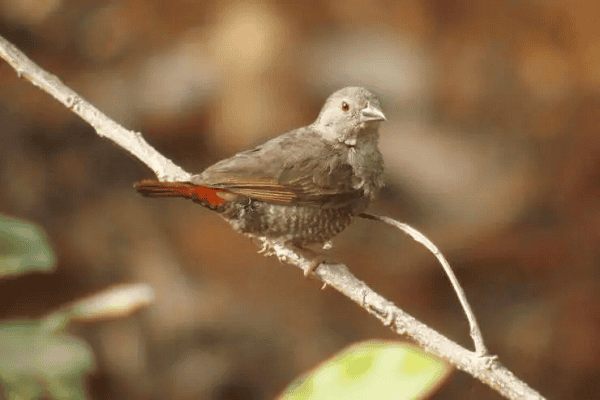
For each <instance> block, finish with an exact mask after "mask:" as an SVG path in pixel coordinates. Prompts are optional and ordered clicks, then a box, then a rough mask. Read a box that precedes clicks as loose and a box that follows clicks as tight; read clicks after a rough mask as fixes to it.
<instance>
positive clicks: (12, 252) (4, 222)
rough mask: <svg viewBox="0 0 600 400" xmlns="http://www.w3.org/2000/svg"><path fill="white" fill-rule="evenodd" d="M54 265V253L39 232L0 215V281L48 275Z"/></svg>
mask: <svg viewBox="0 0 600 400" xmlns="http://www.w3.org/2000/svg"><path fill="white" fill-rule="evenodd" d="M55 264H56V262H55V257H54V252H53V251H52V248H51V247H50V245H49V244H48V240H47V238H46V234H45V233H44V232H43V231H42V230H41V229H40V228H38V227H36V226H35V225H32V224H28V223H25V222H21V221H19V220H16V219H12V218H8V217H5V216H1V215H0V278H1V277H3V276H6V275H17V274H23V273H26V272H32V271H42V272H52V271H53V270H54V267H55Z"/></svg>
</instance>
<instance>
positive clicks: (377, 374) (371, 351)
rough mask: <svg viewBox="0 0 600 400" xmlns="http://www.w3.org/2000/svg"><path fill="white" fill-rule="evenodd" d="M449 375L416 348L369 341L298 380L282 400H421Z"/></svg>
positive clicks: (444, 369)
mask: <svg viewBox="0 0 600 400" xmlns="http://www.w3.org/2000/svg"><path fill="white" fill-rule="evenodd" d="M449 371H450V368H449V367H448V366H447V365H446V364H444V363H443V362H442V361H440V360H439V359H437V358H435V357H434V356H432V355H430V354H427V353H425V352H424V351H422V350H421V349H419V348H417V347H415V346H412V345H409V344H405V343H398V342H381V341H371V342H365V343H361V344H357V345H354V346H351V347H349V348H348V349H346V350H344V351H342V352H341V353H339V354H337V355H336V356H334V357H333V358H332V359H330V360H328V361H326V362H325V363H324V364H323V365H321V366H319V367H318V368H317V369H316V370H315V371H314V372H312V373H310V374H309V375H307V376H304V377H302V378H299V379H297V380H296V381H295V382H294V383H292V384H291V385H290V386H289V387H288V388H287V389H286V391H285V394H284V395H283V396H282V397H281V398H282V399H285V400H300V399H328V400H336V399H340V400H341V399H344V400H352V399H379V400H386V399H405V400H411V399H421V398H423V397H424V395H425V394H427V393H429V392H431V391H433V390H435V388H437V386H438V385H439V384H440V383H441V382H442V381H443V379H444V378H445V377H446V376H447V375H448V373H449Z"/></svg>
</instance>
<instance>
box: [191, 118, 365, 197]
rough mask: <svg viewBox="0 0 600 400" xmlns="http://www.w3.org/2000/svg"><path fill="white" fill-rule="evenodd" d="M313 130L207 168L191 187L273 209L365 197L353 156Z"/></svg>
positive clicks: (296, 133) (237, 155)
mask: <svg viewBox="0 0 600 400" xmlns="http://www.w3.org/2000/svg"><path fill="white" fill-rule="evenodd" d="M342 146H343V145H341V144H340V145H336V144H334V143H331V142H328V141H325V140H323V139H322V138H321V136H320V135H319V134H318V133H316V132H314V131H312V130H311V129H310V128H309V127H306V128H300V129H297V130H295V131H292V132H289V133H287V134H284V135H281V136H279V137H277V138H275V139H272V140H270V141H268V142H266V143H264V144H262V145H260V146H258V147H256V148H254V149H252V150H249V151H245V152H242V153H239V154H236V155H235V156H233V157H231V158H228V159H226V160H223V161H220V162H218V163H217V164H214V165H213V166H211V167H209V168H207V169H206V170H205V171H204V172H202V173H201V174H199V175H195V176H194V177H193V178H192V179H191V182H192V183H195V184H199V185H204V186H208V187H212V188H218V189H224V190H226V191H229V192H232V193H236V194H240V195H244V196H247V197H249V198H253V199H257V200H263V201H268V202H272V203H281V204H286V203H291V202H294V203H300V204H315V205H323V206H333V205H340V204H345V203H348V202H350V201H352V200H355V199H358V198H360V197H361V196H362V188H361V187H360V182H358V181H357V179H356V178H354V174H353V171H352V166H351V165H350V164H349V162H348V150H347V149H345V148H344V147H342Z"/></svg>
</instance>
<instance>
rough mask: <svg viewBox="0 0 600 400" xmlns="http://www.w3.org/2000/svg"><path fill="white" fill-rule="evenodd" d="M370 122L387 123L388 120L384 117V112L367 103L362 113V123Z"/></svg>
mask: <svg viewBox="0 0 600 400" xmlns="http://www.w3.org/2000/svg"><path fill="white" fill-rule="evenodd" d="M368 121H387V118H386V117H385V115H383V111H381V110H380V109H378V108H375V107H373V106H371V104H368V103H367V106H366V107H365V108H363V109H362V110H361V111H360V122H368Z"/></svg>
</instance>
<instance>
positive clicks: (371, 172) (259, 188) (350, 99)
mask: <svg viewBox="0 0 600 400" xmlns="http://www.w3.org/2000/svg"><path fill="white" fill-rule="evenodd" d="M385 120H386V118H385V115H384V114H383V111H382V109H381V103H380V100H379V98H378V97H377V96H376V95H375V94H374V93H372V92H370V91H369V90H367V89H364V88H362V87H346V88H344V89H341V90H338V91H337V92H335V93H333V94H332V95H331V96H330V97H329V98H328V99H327V101H326V102H325V105H324V106H323V108H322V109H321V112H320V113H319V116H318V118H317V119H316V121H315V122H313V123H312V124H311V125H308V126H305V127H302V128H298V129H295V130H292V131H290V132H287V133H284V134H282V135H280V136H278V137H276V138H274V139H271V140H269V141H267V142H265V143H263V144H261V145H259V146H257V147H255V148H254V149H251V150H248V151H244V152H241V153H238V154H236V155H234V156H233V157H231V158H227V159H225V160H222V161H220V162H218V163H216V164H214V165H212V166H210V167H208V168H207V169H206V170H204V171H203V172H202V173H200V174H198V175H194V176H192V178H191V179H190V181H189V182H159V181H156V180H143V181H140V182H138V183H137V184H136V189H137V191H138V192H139V193H141V194H142V195H145V196H150V197H184V198H189V199H192V200H193V201H195V202H197V203H199V204H201V205H203V206H205V207H207V208H209V209H211V210H214V211H216V212H217V213H219V215H221V216H222V217H223V218H224V219H225V220H227V221H228V222H229V223H230V224H231V225H232V227H233V228H234V229H235V230H236V231H238V232H240V233H243V234H245V235H247V236H249V237H251V238H255V239H259V240H261V241H262V242H263V244H264V243H268V242H271V243H272V242H277V243H281V244H284V245H288V246H293V247H296V248H299V249H306V246H308V245H311V244H319V245H327V244H329V240H330V239H331V238H332V237H334V236H335V235H337V234H338V233H340V232H341V231H342V230H344V229H345V228H346V227H347V226H348V225H349V224H350V223H351V222H352V219H353V218H354V217H355V216H356V215H358V214H360V213H361V212H363V211H364V210H365V209H366V208H367V206H368V205H369V203H370V202H371V201H372V200H373V199H374V198H375V196H376V195H377V193H378V192H379V189H380V188H381V187H382V186H383V181H382V173H383V158H382V156H381V152H380V151H379V148H378V147H377V142H378V137H379V133H378V128H379V123H380V122H381V121H385ZM319 262H320V260H318V258H315V262H314V263H313V265H312V266H311V268H309V270H308V271H306V272H305V273H306V274H308V273H310V272H311V271H312V270H314V268H316V267H317V266H318V263H319Z"/></svg>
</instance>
